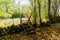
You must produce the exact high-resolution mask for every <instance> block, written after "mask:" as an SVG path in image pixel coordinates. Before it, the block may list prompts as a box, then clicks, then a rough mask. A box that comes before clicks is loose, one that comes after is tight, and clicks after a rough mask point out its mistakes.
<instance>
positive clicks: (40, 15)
mask: <svg viewBox="0 0 60 40" xmlns="http://www.w3.org/2000/svg"><path fill="white" fill-rule="evenodd" d="M38 5H39V18H40V25H41V13H40V9H41V5H40V1H39V0H38Z"/></svg>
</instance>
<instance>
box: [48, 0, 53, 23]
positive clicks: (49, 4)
mask: <svg viewBox="0 0 60 40" xmlns="http://www.w3.org/2000/svg"><path fill="white" fill-rule="evenodd" d="M50 6H51V0H48V17H49V20H50V22H51V21H52V20H51V13H50Z"/></svg>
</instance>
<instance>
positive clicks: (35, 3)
mask: <svg viewBox="0 0 60 40" xmlns="http://www.w3.org/2000/svg"><path fill="white" fill-rule="evenodd" d="M34 24H36V0H34Z"/></svg>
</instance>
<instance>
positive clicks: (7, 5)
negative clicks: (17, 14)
mask: <svg viewBox="0 0 60 40" xmlns="http://www.w3.org/2000/svg"><path fill="white" fill-rule="evenodd" d="M5 7H6V12H8V5H7V0H6V4H5Z"/></svg>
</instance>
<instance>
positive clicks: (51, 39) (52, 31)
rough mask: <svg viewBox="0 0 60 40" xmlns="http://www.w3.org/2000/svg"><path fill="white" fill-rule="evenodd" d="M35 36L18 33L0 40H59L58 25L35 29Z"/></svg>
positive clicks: (59, 31) (59, 28)
mask: <svg viewBox="0 0 60 40" xmlns="http://www.w3.org/2000/svg"><path fill="white" fill-rule="evenodd" d="M35 32H36V33H35V34H29V35H26V34H25V33H24V32H20V33H17V34H13V35H6V36H3V37H0V40H60V23H56V24H53V25H52V27H40V28H36V29H35Z"/></svg>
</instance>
